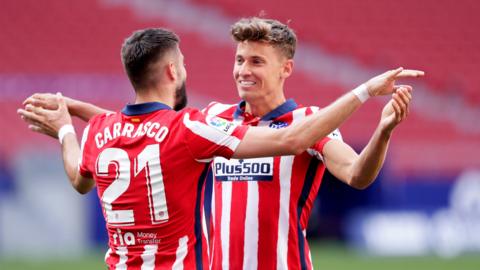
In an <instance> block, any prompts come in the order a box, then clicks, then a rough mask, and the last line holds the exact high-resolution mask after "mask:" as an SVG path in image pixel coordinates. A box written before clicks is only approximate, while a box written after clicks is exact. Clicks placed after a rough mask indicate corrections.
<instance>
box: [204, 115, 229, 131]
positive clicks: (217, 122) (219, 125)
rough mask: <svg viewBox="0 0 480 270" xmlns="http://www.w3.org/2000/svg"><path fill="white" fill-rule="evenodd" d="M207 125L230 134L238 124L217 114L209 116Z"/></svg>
mask: <svg viewBox="0 0 480 270" xmlns="http://www.w3.org/2000/svg"><path fill="white" fill-rule="evenodd" d="M206 120H207V125H209V126H211V127H214V128H216V129H218V130H220V131H222V132H224V133H226V134H228V135H232V133H233V131H234V130H235V127H236V125H235V124H234V123H232V122H230V121H228V120H225V119H223V118H220V117H217V116H207V118H206Z"/></svg>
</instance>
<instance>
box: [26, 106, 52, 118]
mask: <svg viewBox="0 0 480 270" xmlns="http://www.w3.org/2000/svg"><path fill="white" fill-rule="evenodd" d="M25 109H27V111H31V112H33V113H35V114H37V115H41V116H45V115H47V114H48V110H46V109H44V108H42V107H37V106H33V105H32V104H27V105H26V106H25Z"/></svg>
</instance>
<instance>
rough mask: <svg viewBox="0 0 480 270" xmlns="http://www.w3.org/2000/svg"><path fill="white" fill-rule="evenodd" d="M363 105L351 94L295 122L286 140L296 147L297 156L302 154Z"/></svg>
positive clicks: (289, 129)
mask: <svg viewBox="0 0 480 270" xmlns="http://www.w3.org/2000/svg"><path fill="white" fill-rule="evenodd" d="M361 104H362V103H361V102H360V100H359V99H358V98H357V97H356V96H355V95H354V94H353V93H352V92H349V93H347V94H345V95H343V96H342V97H340V98H339V99H337V100H336V101H335V102H334V103H332V104H330V105H329V106H327V107H325V108H322V109H321V110H319V111H318V112H316V113H314V114H312V115H310V116H308V117H305V118H304V119H302V120H300V121H298V122H295V123H294V124H293V125H291V126H290V127H289V128H287V129H286V130H288V134H286V137H288V138H289V139H285V140H286V141H290V142H292V143H293V144H294V145H296V146H295V148H296V149H297V150H296V152H297V153H296V154H298V153H301V152H303V151H305V150H306V149H307V148H308V147H310V146H312V145H314V144H315V143H316V142H317V141H318V140H320V139H322V138H324V137H325V136H327V135H328V134H330V133H331V132H332V131H334V130H335V129H336V128H338V127H339V126H340V125H341V124H342V123H343V122H344V121H345V120H346V119H347V118H348V117H350V116H351V115H352V114H353V112H355V111H356V110H357V109H358V108H359V107H360V106H361Z"/></svg>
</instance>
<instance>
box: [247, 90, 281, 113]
mask: <svg viewBox="0 0 480 270" xmlns="http://www.w3.org/2000/svg"><path fill="white" fill-rule="evenodd" d="M285 101H286V99H285V96H284V95H283V94H282V95H280V96H277V97H275V98H270V97H262V98H259V99H256V100H245V112H246V113H250V114H252V115H253V116H256V117H262V116H264V115H266V114H267V113H269V112H271V111H273V110H275V109H276V108H277V107H278V106H280V105H282V104H283V103H285Z"/></svg>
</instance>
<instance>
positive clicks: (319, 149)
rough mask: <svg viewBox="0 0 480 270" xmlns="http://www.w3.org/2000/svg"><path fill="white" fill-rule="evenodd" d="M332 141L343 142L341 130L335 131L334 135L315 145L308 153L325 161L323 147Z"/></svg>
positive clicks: (329, 135) (331, 134)
mask: <svg viewBox="0 0 480 270" xmlns="http://www.w3.org/2000/svg"><path fill="white" fill-rule="evenodd" d="M330 140H339V141H341V142H343V139H342V134H341V133H340V130H338V129H336V130H334V131H333V132H332V133H330V134H328V136H327V137H325V138H323V139H321V140H320V141H318V142H317V143H316V144H315V145H313V146H312V147H310V148H309V149H307V152H308V153H309V154H310V155H312V156H315V157H316V158H318V159H319V160H322V161H323V147H324V146H325V144H326V143H327V142H329V141H330Z"/></svg>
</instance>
